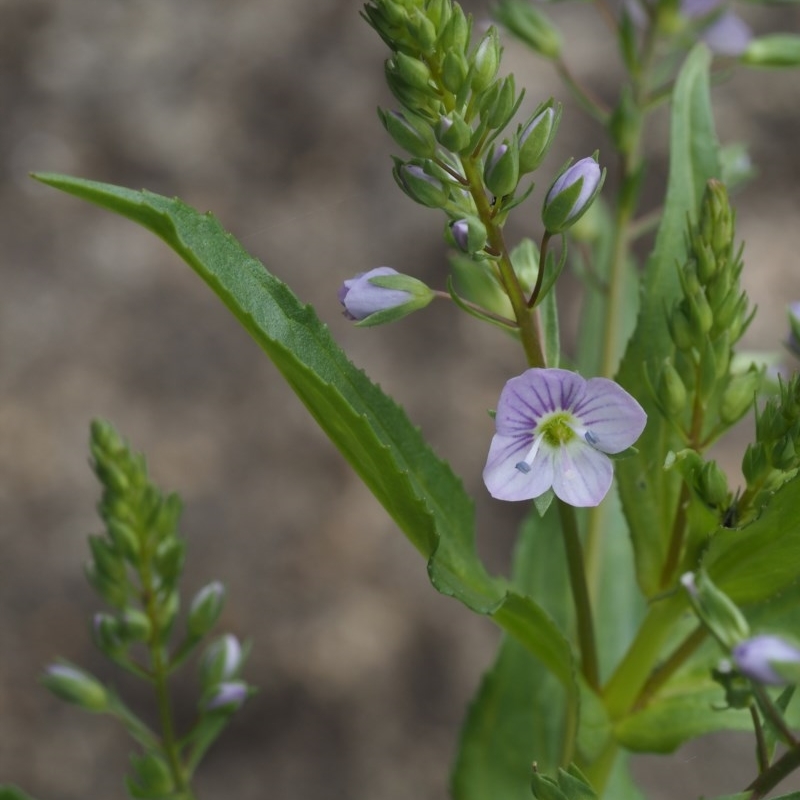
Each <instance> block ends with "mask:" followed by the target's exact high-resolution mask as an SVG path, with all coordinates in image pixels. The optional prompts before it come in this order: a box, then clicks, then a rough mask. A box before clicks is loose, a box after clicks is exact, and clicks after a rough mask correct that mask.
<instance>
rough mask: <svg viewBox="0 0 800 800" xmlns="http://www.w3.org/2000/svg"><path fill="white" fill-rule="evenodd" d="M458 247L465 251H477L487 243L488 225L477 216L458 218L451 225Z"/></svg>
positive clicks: (451, 231)
mask: <svg viewBox="0 0 800 800" xmlns="http://www.w3.org/2000/svg"><path fill="white" fill-rule="evenodd" d="M450 233H452V235H453V241H454V242H455V243H456V247H458V249H459V250H461V251H463V252H464V253H477V252H478V251H480V250H483V248H484V247H485V245H486V226H485V225H484V224H483V223H482V222H481V221H480V220H479V219H477V218H476V217H469V218H467V217H465V218H463V219H458V220H456V221H455V222H453V223H452V224H451V225H450Z"/></svg>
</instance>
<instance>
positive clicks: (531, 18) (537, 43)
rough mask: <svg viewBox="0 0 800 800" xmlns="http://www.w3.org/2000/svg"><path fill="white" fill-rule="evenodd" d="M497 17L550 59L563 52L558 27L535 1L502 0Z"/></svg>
mask: <svg viewBox="0 0 800 800" xmlns="http://www.w3.org/2000/svg"><path fill="white" fill-rule="evenodd" d="M494 15H495V19H497V20H498V22H500V24H501V25H504V26H505V27H506V28H508V30H509V31H511V33H513V34H514V35H515V36H516V37H517V38H518V39H521V40H522V41H523V42H525V43H526V44H527V45H528V46H529V47H530V48H531V49H532V50H534V51H535V52H537V53H539V55H541V56H544V57H545V58H549V59H557V58H558V57H559V55H560V54H561V46H562V42H561V34H560V33H559V31H558V28H556V27H555V25H553V23H552V22H551V21H550V20H549V19H548V18H547V17H546V16H545V15H544V14H543V13H542V12H541V11H539V9H538V8H536V6H535V5H534V4H533V3H530V2H527V1H526V0H501V2H500V4H499V5H498V6H497V8H495V11H494Z"/></svg>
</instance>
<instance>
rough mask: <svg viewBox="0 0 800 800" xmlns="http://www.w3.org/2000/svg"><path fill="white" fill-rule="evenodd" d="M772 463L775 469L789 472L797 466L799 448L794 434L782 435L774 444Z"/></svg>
mask: <svg viewBox="0 0 800 800" xmlns="http://www.w3.org/2000/svg"><path fill="white" fill-rule="evenodd" d="M769 460H770V463H771V464H772V466H773V467H775V469H779V470H781V471H782V472H787V471H788V470H790V469H794V468H795V467H796V466H797V449H796V447H795V444H794V438H793V437H792V436H782V437H781V438H780V439H778V441H777V442H775V444H774V445H773V446H772V451H771V453H770V459H769Z"/></svg>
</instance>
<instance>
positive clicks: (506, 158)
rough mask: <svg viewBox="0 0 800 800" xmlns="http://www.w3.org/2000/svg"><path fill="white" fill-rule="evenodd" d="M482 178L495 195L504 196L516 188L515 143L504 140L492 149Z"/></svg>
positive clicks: (517, 166) (517, 179)
mask: <svg viewBox="0 0 800 800" xmlns="http://www.w3.org/2000/svg"><path fill="white" fill-rule="evenodd" d="M483 180H484V182H485V183H486V186H487V188H488V189H489V191H490V192H491V193H492V194H493V195H494V196H495V197H505V196H506V195H509V194H511V193H512V192H513V191H514V190H515V189H516V188H517V183H518V182H519V152H518V151H517V148H516V144H514V143H511V144H509V142H507V141H505V142H503V143H502V144H500V145H497V147H495V148H494V149H493V150H492V152H491V153H490V155H489V158H488V159H487V160H486V167H485V168H484V171H483Z"/></svg>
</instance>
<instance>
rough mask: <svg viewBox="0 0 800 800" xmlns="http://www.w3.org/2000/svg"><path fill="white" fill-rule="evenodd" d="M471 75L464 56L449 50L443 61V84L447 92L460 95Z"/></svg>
mask: <svg viewBox="0 0 800 800" xmlns="http://www.w3.org/2000/svg"><path fill="white" fill-rule="evenodd" d="M468 73H469V65H468V64H467V59H466V57H465V56H464V54H463V53H462V52H460V51H456V50H448V51H447V54H446V55H445V57H444V60H443V61H442V83H443V84H444V88H445V89H447V91H449V92H452V93H453V94H458V93H459V92H460V91H461V89H462V88H463V87H464V83H465V82H466V80H467V75H468Z"/></svg>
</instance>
